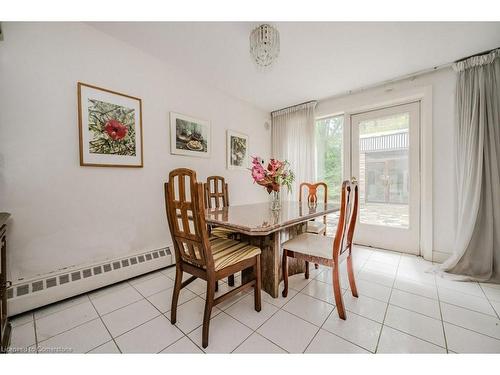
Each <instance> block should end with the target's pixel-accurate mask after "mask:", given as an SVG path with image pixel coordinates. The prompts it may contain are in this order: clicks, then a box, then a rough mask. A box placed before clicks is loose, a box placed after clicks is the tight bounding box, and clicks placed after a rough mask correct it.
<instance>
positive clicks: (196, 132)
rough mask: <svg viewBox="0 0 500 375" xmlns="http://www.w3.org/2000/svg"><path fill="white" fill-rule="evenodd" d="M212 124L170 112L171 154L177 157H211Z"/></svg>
mask: <svg viewBox="0 0 500 375" xmlns="http://www.w3.org/2000/svg"><path fill="white" fill-rule="evenodd" d="M211 142H212V141H211V131H210V122H209V121H206V120H200V119H196V118H193V117H189V116H185V115H181V114H179V113H175V112H170V152H171V153H172V154H175V155H186V156H197V157H202V158H208V157H210V149H211V146H212V145H211Z"/></svg>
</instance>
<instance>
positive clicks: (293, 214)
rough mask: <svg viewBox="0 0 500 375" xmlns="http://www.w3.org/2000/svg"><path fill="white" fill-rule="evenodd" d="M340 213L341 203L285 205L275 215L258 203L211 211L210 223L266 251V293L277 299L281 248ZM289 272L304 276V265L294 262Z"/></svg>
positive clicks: (247, 275) (245, 274) (245, 275)
mask: <svg viewBox="0 0 500 375" xmlns="http://www.w3.org/2000/svg"><path fill="white" fill-rule="evenodd" d="M338 210H339V205H338V204H337V203H318V204H317V206H316V207H310V206H308V205H307V204H306V203H305V202H302V203H299V202H288V201H285V202H283V203H282V205H281V209H280V210H279V211H272V210H271V209H270V205H269V203H254V204H245V205H239V206H228V207H223V208H219V209H208V210H207V212H206V221H207V223H209V224H211V225H217V226H222V227H226V228H229V229H232V230H235V231H237V232H238V233H239V236H240V239H241V240H242V241H245V242H248V243H251V244H253V245H255V246H258V247H260V248H261V249H262V256H261V261H262V289H263V290H265V291H266V292H267V293H269V294H270V295H271V296H272V297H274V298H277V297H278V295H279V283H280V280H281V279H282V275H281V265H280V264H281V251H282V250H281V244H282V243H283V242H284V241H286V240H288V239H289V238H292V237H294V236H296V235H298V234H301V233H303V232H305V228H306V223H307V222H308V221H309V220H311V219H314V218H315V217H320V216H323V215H327V214H330V213H333V212H337V211H338ZM321 237H323V236H321ZM288 272H289V274H290V275H293V274H295V273H302V272H304V261H296V260H295V259H291V260H290V262H289V267H288ZM241 276H242V277H241V278H242V280H243V281H245V280H249V279H250V278H251V277H252V275H251V274H250V273H248V272H247V271H243V272H242V275H241Z"/></svg>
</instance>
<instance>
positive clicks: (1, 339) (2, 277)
mask: <svg viewBox="0 0 500 375" xmlns="http://www.w3.org/2000/svg"><path fill="white" fill-rule="evenodd" d="M9 216H10V214H8V213H5V212H0V246H1V256H0V352H5V351H7V347H8V345H9V340H10V323H9V321H8V319H7V288H8V286H9V285H10V282H9V281H7V233H6V232H7V219H8V218H9Z"/></svg>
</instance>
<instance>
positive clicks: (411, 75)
mask: <svg viewBox="0 0 500 375" xmlns="http://www.w3.org/2000/svg"><path fill="white" fill-rule="evenodd" d="M499 48H500V47H496V48H493V49H490V50H488V51H484V52H480V53H476V54H475V55H471V56H467V57H463V58H461V59H459V60H456V61H453V62H449V63H445V64H441V65H436V66H434V67H432V68H427V69H423V70H419V71H416V72H413V73H410V74H405V75H403V76H399V77H396V78H391V79H388V80H385V81H381V82H377V83H373V84H371V85H367V86H362V87H360V88H357V89H352V90H349V91H344V92H341V93H339V94H335V95H332V96H327V97H325V98H321V99H319V100H331V99H335V98H338V97H342V96H346V95H351V94H354V93H358V92H362V91H366V90H369V89H373V88H376V87H381V86H385V85H389V84H391V83H395V82H398V81H404V80H407V79H411V78H415V77H417V76H421V75H423V74H427V73H431V72H435V71H437V70H441V69H444V68H450V67H451V66H452V65H453V64H455V63H458V62H460V61H464V60H467V59H469V58H471V57H474V56H480V55H485V54H488V53H490V52H492V51H494V50H496V49H499ZM315 101H317V100H309V101H307V102H304V103H300V104H296V105H291V106H288V107H285V108H281V109H277V110H275V111H272V112H271V115H272V114H273V113H274V112H278V111H281V110H283V109H287V108H291V107H295V106H297V105H301V104H307V103H310V102H315Z"/></svg>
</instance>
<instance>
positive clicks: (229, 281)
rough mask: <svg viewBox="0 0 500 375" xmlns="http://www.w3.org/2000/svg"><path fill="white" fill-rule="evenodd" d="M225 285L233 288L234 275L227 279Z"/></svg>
mask: <svg viewBox="0 0 500 375" xmlns="http://www.w3.org/2000/svg"><path fill="white" fill-rule="evenodd" d="M227 285H229V286H234V275H229V277H228V278H227Z"/></svg>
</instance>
